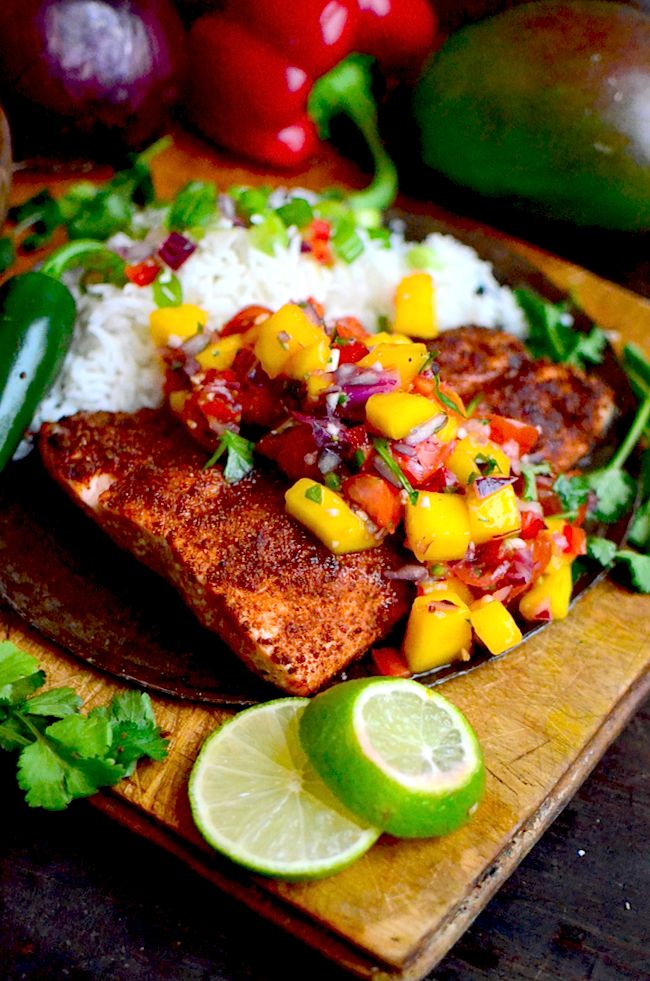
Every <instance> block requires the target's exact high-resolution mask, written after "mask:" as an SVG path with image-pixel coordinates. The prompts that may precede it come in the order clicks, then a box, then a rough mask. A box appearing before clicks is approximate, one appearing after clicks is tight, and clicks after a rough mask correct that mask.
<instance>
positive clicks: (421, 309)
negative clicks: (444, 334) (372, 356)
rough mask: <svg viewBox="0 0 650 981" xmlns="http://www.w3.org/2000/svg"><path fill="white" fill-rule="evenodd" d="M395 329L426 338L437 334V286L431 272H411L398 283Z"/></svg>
mask: <svg viewBox="0 0 650 981" xmlns="http://www.w3.org/2000/svg"><path fill="white" fill-rule="evenodd" d="M393 330H394V331H395V332H396V333H398V334H407V335H408V336H409V337H422V338H424V339H425V340H426V339H430V338H432V337H436V336H437V334H438V323H437V318H436V296H435V287H434V285H433V280H432V278H431V276H430V275H429V273H426V272H415V273H411V275H410V276H405V277H404V279H402V280H401V281H400V282H399V283H398V285H397V290H396V292H395V320H394V321H393Z"/></svg>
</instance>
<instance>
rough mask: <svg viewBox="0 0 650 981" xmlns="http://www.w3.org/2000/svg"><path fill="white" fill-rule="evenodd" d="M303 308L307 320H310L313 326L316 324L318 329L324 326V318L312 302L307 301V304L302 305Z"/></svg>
mask: <svg viewBox="0 0 650 981" xmlns="http://www.w3.org/2000/svg"><path fill="white" fill-rule="evenodd" d="M301 306H302V311H303V313H304V315H305V316H306V318H307V320H310V321H311V322H312V324H315V325H316V326H317V327H322V326H323V318H322V317H321V316H320V314H319V313H318V310H317V309H316V307H315V306H314V304H313V303H312V302H311V301H310V300H307V302H306V303H302V304H301Z"/></svg>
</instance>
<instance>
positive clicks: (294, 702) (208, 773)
mask: <svg viewBox="0 0 650 981" xmlns="http://www.w3.org/2000/svg"><path fill="white" fill-rule="evenodd" d="M307 704H308V699H306V698H282V699H278V700H276V701H273V702H267V703H266V704H264V705H256V706H255V707H254V708H250V709H246V711H244V712H241V713H240V714H239V715H237V716H235V718H234V719H231V720H230V721H228V722H226V724H225V725H223V726H222V727H221V728H220V729H217V730H216V732H213V733H212V735H211V736H209V737H208V739H207V740H206V742H205V743H204V745H203V748H202V750H201V752H200V754H199V756H198V759H197V760H196V763H195V764H194V768H193V770H192V775H191V777H190V783H189V796H190V805H191V808H192V815H193V817H194V821H195V822H196V825H197V827H198V828H199V830H200V832H201V834H202V835H203V837H204V838H205V839H206V841H207V842H209V844H210V845H212V846H213V847H214V848H216V849H217V850H218V851H220V852H223V854H224V855H227V856H228V858H230V859H232V860H233V861H234V862H238V863H239V864H241V865H245V866H246V867H247V868H249V869H253V870H254V871H255V872H259V873H261V874H262V875H272V876H277V877H278V878H283V879H317V878H321V877H323V876H326V875H331V874H332V873H334V872H338V871H339V870H340V869H342V868H345V866H346V865H349V864H350V863H351V862H353V861H354V860H355V859H357V858H359V856H360V855H362V854H363V853H364V852H365V851H367V850H368V848H370V846H371V845H372V844H373V843H374V842H375V841H376V840H377V838H378V837H379V832H378V831H377V830H376V829H375V828H371V827H368V826H367V825H365V824H364V825H362V824H361V823H359V822H358V821H357V819H356V818H355V817H354V816H353V815H351V814H349V813H348V812H347V811H346V809H345V808H344V806H343V805H342V804H340V803H339V801H338V800H336V798H335V797H334V796H333V795H332V793H331V791H330V790H329V789H328V788H327V787H326V786H325V784H324V783H323V781H322V780H321V779H320V777H319V776H318V774H317V773H316V771H315V770H314V768H313V767H312V765H311V764H310V762H309V760H308V759H307V757H306V756H305V754H304V752H303V750H302V748H301V745H300V740H299V736H298V722H299V718H300V716H301V715H302V713H303V712H304V710H305V706H306V705H307Z"/></svg>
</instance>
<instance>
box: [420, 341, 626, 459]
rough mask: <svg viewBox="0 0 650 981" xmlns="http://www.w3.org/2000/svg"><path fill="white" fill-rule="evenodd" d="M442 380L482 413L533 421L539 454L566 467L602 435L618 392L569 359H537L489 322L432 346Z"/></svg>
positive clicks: (609, 421) (612, 410)
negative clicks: (475, 403)
mask: <svg viewBox="0 0 650 981" xmlns="http://www.w3.org/2000/svg"><path fill="white" fill-rule="evenodd" d="M431 346H432V347H433V348H434V349H435V350H436V351H437V355H436V361H437V363H438V365H439V367H440V377H441V378H442V379H444V381H445V382H447V384H449V385H451V387H452V388H454V389H455V390H456V391H457V392H458V393H459V395H461V396H462V397H463V398H464V399H465V400H466V401H467V400H469V399H472V398H474V397H476V396H479V395H480V396H481V401H480V404H479V406H478V411H479V412H481V411H483V412H494V413H497V414H498V415H502V416H510V417H511V418H513V419H519V420H520V421H521V422H527V423H529V424H530V425H532V426H536V427H537V429H538V430H539V433H540V438H539V442H538V443H537V445H536V446H535V450H534V453H535V456H536V457H539V458H540V459H543V460H548V461H549V463H551V464H552V465H553V467H554V469H555V470H556V471H557V472H560V471H563V470H569V469H571V467H573V466H575V464H576V463H578V461H579V460H581V459H582V458H583V457H584V456H586V455H587V454H588V453H589V452H590V451H591V450H592V449H593V448H594V446H595V445H596V444H597V443H598V441H599V440H600V439H601V438H602V437H603V436H604V435H605V432H606V431H607V429H608V427H609V424H610V423H611V421H612V419H613V417H614V405H615V403H614V393H613V392H612V390H611V389H610V388H609V386H608V385H606V384H605V382H603V381H602V380H601V379H600V378H598V377H596V376H594V375H586V374H585V373H584V372H582V371H578V370H577V369H576V368H572V367H571V366H570V365H566V364H553V363H551V362H549V361H533V360H531V358H530V356H529V355H528V353H527V352H526V349H525V347H524V345H523V344H522V343H521V341H519V340H517V338H516V337H512V336H511V335H509V334H505V333H503V332H502V331H498V330H489V329H488V328H486V327H459V328H457V329H456V330H450V331H447V332H446V333H444V334H441V335H440V336H439V337H437V338H436V339H435V341H433V342H432V345H431Z"/></svg>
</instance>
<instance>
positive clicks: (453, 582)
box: [422, 576, 474, 606]
mask: <svg viewBox="0 0 650 981" xmlns="http://www.w3.org/2000/svg"><path fill="white" fill-rule="evenodd" d="M422 591H423V593H424V594H425V595H427V596H428V595H429V594H430V593H434V594H437V593H440V594H442V595H443V598H445V596H446V594H447V593H453V594H454V596H457V597H458V599H460V600H462V601H463V603H465V604H466V605H467V606H470V605H471V604H472V603H473V602H474V597H473V596H472V591H471V590H470V588H469V586H466V585H465V583H464V582H462V581H461V580H460V579H456V577H455V576H450V577H449V578H448V579H438V580H436V581H435V582H426V583H424V584H423V585H422Z"/></svg>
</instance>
